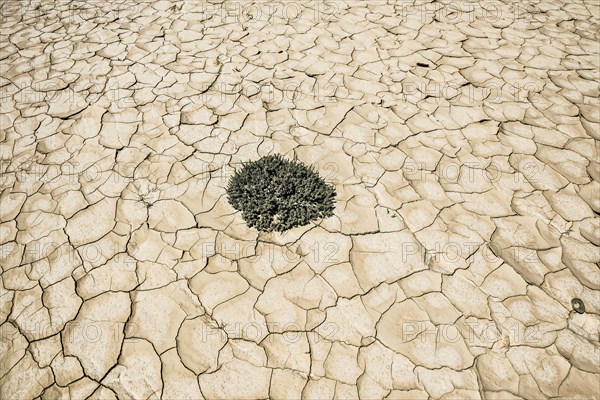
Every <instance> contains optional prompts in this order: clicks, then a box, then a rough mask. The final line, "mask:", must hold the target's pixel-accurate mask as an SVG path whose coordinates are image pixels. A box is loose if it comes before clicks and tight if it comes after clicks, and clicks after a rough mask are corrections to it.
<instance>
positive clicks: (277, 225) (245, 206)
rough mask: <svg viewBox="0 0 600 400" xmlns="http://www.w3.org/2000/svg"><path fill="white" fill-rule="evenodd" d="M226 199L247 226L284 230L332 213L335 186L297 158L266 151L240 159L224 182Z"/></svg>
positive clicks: (268, 230) (259, 228) (264, 230)
mask: <svg viewBox="0 0 600 400" xmlns="http://www.w3.org/2000/svg"><path fill="white" fill-rule="evenodd" d="M227 194H228V197H229V203H230V204H231V205H232V206H233V208H235V209H236V210H238V211H241V212H242V217H243V218H244V220H245V221H246V223H247V224H248V226H250V227H253V228H256V229H258V230H259V231H262V232H272V231H277V232H283V231H285V230H288V229H290V228H295V227H297V226H302V225H306V224H308V223H309V222H310V221H313V220H315V219H318V218H327V217H330V216H332V215H333V209H334V208H335V195H336V193H335V189H334V187H333V186H332V185H330V184H328V183H326V182H325V181H324V180H323V178H321V177H320V176H319V174H318V172H317V171H316V170H315V169H314V168H313V167H309V166H306V165H304V164H303V163H302V162H300V161H297V160H287V159H285V158H283V157H282V156H281V155H279V154H276V155H269V156H265V157H262V158H260V159H259V160H256V161H251V162H247V163H243V164H242V167H241V168H240V169H239V170H237V171H236V172H235V174H234V176H233V177H232V178H231V179H230V180H229V183H228V185H227Z"/></svg>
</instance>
